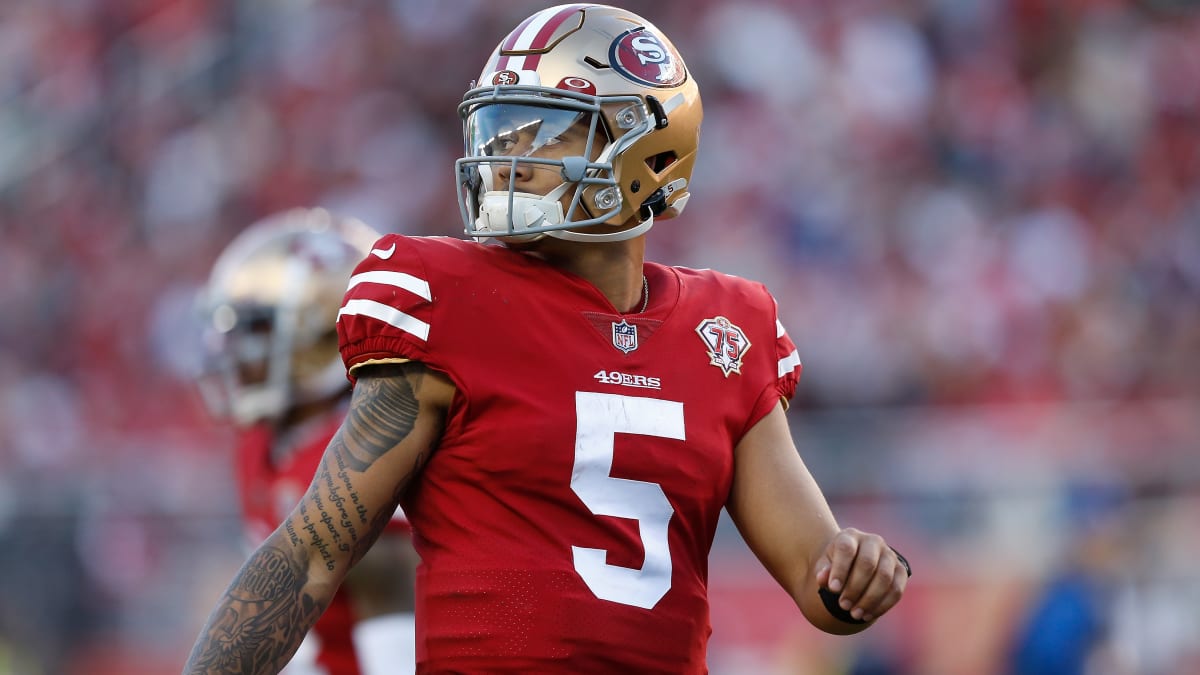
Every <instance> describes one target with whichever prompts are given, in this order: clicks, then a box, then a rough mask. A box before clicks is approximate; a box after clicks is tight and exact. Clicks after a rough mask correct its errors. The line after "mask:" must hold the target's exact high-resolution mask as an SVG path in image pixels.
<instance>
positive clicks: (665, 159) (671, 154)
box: [646, 150, 679, 174]
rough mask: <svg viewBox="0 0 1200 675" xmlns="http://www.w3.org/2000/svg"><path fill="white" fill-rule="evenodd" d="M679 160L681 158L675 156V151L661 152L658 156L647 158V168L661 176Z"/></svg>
mask: <svg viewBox="0 0 1200 675" xmlns="http://www.w3.org/2000/svg"><path fill="white" fill-rule="evenodd" d="M678 158H679V157H678V156H677V155H676V154H675V151H674V150H667V151H666V152H660V153H658V154H657V155H651V156H649V157H647V158H646V168H648V169H650V170H651V171H653V172H654V173H656V174H659V173H662V172H663V171H666V170H667V167H669V166H671V165H672V164H674V163H675V160H676V159H678Z"/></svg>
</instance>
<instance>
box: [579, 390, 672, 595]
mask: <svg viewBox="0 0 1200 675" xmlns="http://www.w3.org/2000/svg"><path fill="white" fill-rule="evenodd" d="M575 414H576V417H577V423H578V427H577V429H576V433H575V468H574V470H573V471H572V473H571V489H572V490H574V491H575V494H577V495H579V498H580V499H581V500H583V503H584V504H585V505H586V506H587V507H588V508H589V509H590V510H591V512H592V513H594V514H596V515H598V516H615V517H618V518H629V519H632V520H636V521H637V522H638V532H639V534H640V536H641V539H642V546H643V549H644V550H645V552H646V558H645V561H644V562H643V563H642V567H641V569H636V568H631V567H621V566H619V565H609V564H608V562H607V556H608V552H607V551H605V550H604V549H599V548H584V547H582V546H572V547H571V552H572V553H573V554H574V556H575V570H576V571H577V572H579V576H580V577H582V578H583V581H584V583H586V584H587V586H588V588H590V589H591V590H592V592H593V593H595V594H596V597H598V598H601V599H603V600H610V601H612V602H619V603H622V604H625V605H633V606H635V607H642V608H644V609H650V608H652V607H654V605H655V604H657V603H658V601H659V600H661V599H662V597H663V596H664V595H666V594H667V591H668V590H670V588H671V550H670V547H669V546H668V544H667V526H668V525H669V524H670V522H671V516H672V515H674V513H675V510H674V509H673V508H671V503H670V502H669V501H667V495H666V494H665V493H664V492H663V490H662V487H661V486H660V485H659V484H658V483H647V482H645V481H640V480H630V479H628V478H614V477H613V476H612V475H611V473H612V463H613V447H614V445H615V437H616V434H641V435H643V436H658V437H660V438H674V439H677V440H680V441H682V440H684V427H683V404H682V403H679V402H677V401H663V400H660V399H655V398H642V397H637V396H621V395H617V394H597V393H592V392H584V391H580V392H575Z"/></svg>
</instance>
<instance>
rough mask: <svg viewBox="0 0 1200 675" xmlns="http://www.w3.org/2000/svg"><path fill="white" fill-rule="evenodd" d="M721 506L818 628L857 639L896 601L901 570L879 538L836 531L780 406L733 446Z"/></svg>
mask: <svg viewBox="0 0 1200 675" xmlns="http://www.w3.org/2000/svg"><path fill="white" fill-rule="evenodd" d="M726 506H727V510H728V511H729V514H730V516H731V517H732V518H733V521H734V522H735V523H736V524H737V527H738V530H739V531H740V532H741V534H742V537H743V538H744V539H745V540H746V543H747V544H748V545H749V547H750V549H751V550H752V551H754V554H755V555H756V556H758V559H759V560H760V561H762V563H763V565H764V566H765V567H766V568H767V570H768V571H769V572H770V573H771V575H772V576H774V577H775V579H776V581H778V582H779V583H780V585H782V586H783V587H784V589H786V590H787V592H788V593H790V594H791V596H792V598H793V599H794V600H795V601H796V604H797V605H798V606H799V607H800V611H801V612H803V614H804V616H805V618H807V619H808V621H809V622H810V623H812V624H813V625H814V626H816V627H817V628H819V629H821V630H823V631H825V632H828V633H834V634H838V635H847V634H851V633H857V632H859V631H861V630H863V629H864V628H866V627H867V626H869V625H870V624H871V622H872V621H874V620H875V619H878V618H879V617H880V616H881V615H883V613H884V612H887V611H888V610H889V609H891V608H892V607H893V606H895V604H896V603H897V602H898V601H899V600H900V596H901V594H902V593H903V592H904V587H905V584H906V583H907V581H908V574H907V571H906V567H905V565H904V564H903V563H901V561H900V558H899V557H898V555H897V554H896V553H895V552H894V551H893V550H892V549H891V548H889V547H888V545H887V544H886V543H885V542H884V540H883V538H882V537H880V536H879V535H876V534H868V533H864V532H860V531H858V530H855V529H853V528H846V529H841V528H839V527H838V524H837V521H836V520H835V519H834V517H833V512H832V511H831V510H830V508H829V504H828V503H827V502H826V500H825V497H824V495H823V494H822V493H821V489H820V487H819V486H818V485H817V483H816V481H815V480H814V479H813V477H812V474H810V473H809V471H808V468H807V467H806V466H805V465H804V462H803V460H801V459H800V454H799V453H798V452H796V447H795V445H794V444H793V442H792V436H791V432H790V431H789V429H788V424H787V417H786V415H785V414H784V411H783V407H782V406H781V405H776V406H775V409H774V410H772V411H771V412H770V413H769V414H768V415H767V416H766V417H764V418H763V419H762V420H761V421H759V422H758V424H756V425H755V426H754V427H753V428H752V429H751V430H750V431H749V432H748V433H747V434H746V435H745V437H743V438H742V440H741V442H739V443H738V446H737V448H736V450H735V454H734V478H733V488H732V490H731V493H730V498H729V503H728V504H727V505H726ZM823 588H824V589H828V591H832V592H834V593H839V592H840V593H841V598H840V600H841V601H842V602H843V603H846V604H845V605H843V609H844V610H845V611H848V612H849V615H847V614H845V613H842V616H841V618H838V617H835V616H834V614H833V613H832V612H831V610H830V609H827V608H826V606H825V603H824V602H823V601H822V599H821V596H820V594H819V591H820V590H821V589H823ZM846 605H848V606H846Z"/></svg>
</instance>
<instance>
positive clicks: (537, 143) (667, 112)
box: [455, 4, 703, 242]
mask: <svg viewBox="0 0 1200 675" xmlns="http://www.w3.org/2000/svg"><path fill="white" fill-rule="evenodd" d="M459 114H460V116H461V117H462V119H463V138H464V141H465V145H466V150H465V155H464V156H463V157H462V158H460V159H459V160H458V161H457V162H456V164H455V169H456V172H457V176H458V193H459V201H460V206H461V211H462V217H463V222H464V224H465V225H466V233H467V234H468V235H471V236H473V237H502V238H504V240H505V241H510V242H514V241H529V240H533V239H536V238H539V237H542V236H546V235H549V236H554V237H559V238H562V239H570V240H575V241H617V240H622V239H629V238H632V237H636V236H638V235H640V234H642V233H644V232H645V231H646V230H648V229H649V228H650V226H651V225H652V224H653V222H654V219H655V218H656V217H657V218H670V217H673V216H675V215H677V214H679V212H681V211H682V210H683V208H684V206H685V205H686V204H687V201H688V197H689V193H688V181H690V180H691V175H692V167H693V165H694V164H695V160H696V150H697V146H698V144H699V139H700V121H701V118H702V117H703V112H702V110H701V105H700V92H699V89H698V88H697V86H696V81H695V79H694V78H693V77H692V75H691V73H690V72H688V69H687V67H686V66H685V65H684V62H683V59H682V58H680V56H679V53H678V52H677V51H676V50H675V47H674V46H673V45H672V44H671V42H670V41H669V40H668V39H667V38H666V36H665V35H663V34H662V32H661V31H659V30H658V29H657V28H655V27H654V26H653V25H652V24H650V22H648V21H646V20H645V19H643V18H641V17H639V16H637V15H636V14H633V13H631V12H628V11H626V10H623V9H618V8H616V7H608V6H605V5H590V4H572V5H560V6H558V7H552V8H550V9H546V10H542V11H540V12H538V13H536V14H534V15H533V16H530V17H529V18H527V19H526V20H525V21H523V22H522V23H521V24H520V25H518V26H517V27H516V28H515V29H514V30H513V31H512V32H511V33H509V34H508V35H507V36H506V37H505V38H504V39H503V40H502V41H501V42H500V44H499V45H497V46H496V48H495V49H494V50H493V51H492V54H491V57H490V58H489V59H488V61H487V65H486V66H484V68H483V71H482V73H481V74H480V77H479V80H478V81H477V82H476V83H475V84H474V85H473V87H472V89H471V90H470V91H468V92H467V93H466V95H465V97H464V98H463V102H462V103H461V104H460V105H459ZM572 127H574V128H575V129H576V130H580V129H582V130H586V132H587V144H586V148H585V150H584V152H583V154H582V155H578V156H565V157H553V156H550V157H547V156H546V155H554V154H555V153H552V152H539V151H541V150H542V149H543V148H546V147H548V146H549V145H552V144H553V143H554V142H555V141H556V140H557V139H559V138H561V135H562V134H563V133H564V132H565V131H566V130H567V129H570V128H572ZM517 134H523V135H524V137H527V138H528V139H530V140H527V141H526V142H523V143H521V144H520V146H519V147H518V144H517V143H515V142H507V141H506V140H505V139H506V138H513V139H515V138H516V137H517ZM597 151H598V152H597ZM539 155H540V156H539ZM546 167H550V168H552V169H553V170H557V171H558V172H559V173H561V176H562V181H563V182H562V183H561V184H560V185H559V186H558V187H557V188H554V189H553V190H551V191H550V192H549V193H547V194H544V195H542V194H530V193H526V192H521V191H519V190H518V189H517V188H516V187H515V181H514V183H509V184H505V183H508V181H506V180H505V178H504V176H503V175H502V174H508V175H514V176H515V175H516V174H517V172H518V170H519V169H521V168H524V169H525V170H532V169H540V170H545V168H546ZM564 205H565V209H564ZM598 225H606V226H615V227H603V228H599V230H597V229H596V228H595V226H598ZM589 228H590V231H586V230H588V229H589Z"/></svg>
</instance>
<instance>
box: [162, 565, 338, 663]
mask: <svg viewBox="0 0 1200 675" xmlns="http://www.w3.org/2000/svg"><path fill="white" fill-rule="evenodd" d="M293 556H294V554H292V553H290V552H288V551H285V550H282V549H279V548H275V547H273V546H270V545H266V546H263V547H262V548H261V549H259V550H258V551H256V552H255V554H254V555H253V556H251V557H250V559H249V560H248V561H246V564H245V565H243V566H242V569H241V571H240V572H238V575H237V577H235V578H234V580H233V583H232V584H230V586H229V589H228V590H227V591H226V592H225V595H224V597H222V598H221V602H220V604H219V605H218V606H217V608H216V609H215V610H214V611H213V613H212V615H211V616H210V617H209V619H208V624H207V625H205V627H204V630H203V632H202V633H201V635H200V640H199V641H198V642H197V643H196V646H195V647H194V648H193V649H192V655H191V657H190V658H189V659H188V663H187V666H186V669H185V671H184V672H185V673H188V674H189V675H200V674H202V673H244V674H247V675H250V674H253V673H275V672H278V671H279V669H281V668H283V666H284V664H285V663H287V660H288V658H290V657H291V655H292V653H293V652H294V651H295V650H296V648H297V647H299V645H300V641H301V640H303V639H304V635H305V633H307V632H308V628H309V627H310V626H312V624H313V623H315V622H316V620H317V618H318V617H320V615H321V613H322V612H324V611H325V607H324V606H323V605H322V604H321V603H318V602H317V601H316V600H314V599H313V597H312V596H310V595H308V594H307V593H304V592H303V588H304V584H305V582H306V581H307V575H306V574H305V572H304V564H303V563H304V561H303V560H297V559H296V558H295V557H293Z"/></svg>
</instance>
